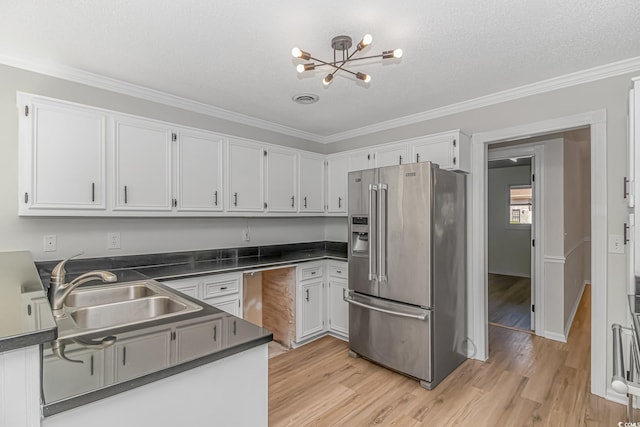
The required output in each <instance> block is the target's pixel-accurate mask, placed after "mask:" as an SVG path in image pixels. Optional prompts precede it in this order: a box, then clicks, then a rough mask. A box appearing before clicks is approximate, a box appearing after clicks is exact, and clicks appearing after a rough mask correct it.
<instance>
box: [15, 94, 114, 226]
mask: <svg viewBox="0 0 640 427" xmlns="http://www.w3.org/2000/svg"><path fill="white" fill-rule="evenodd" d="M18 102H19V106H20V109H21V111H20V190H21V191H20V193H19V206H20V214H23V215H38V214H41V212H40V211H41V210H46V209H49V210H64V209H69V210H98V209H105V207H106V194H105V193H106V191H105V182H106V179H105V169H106V156H105V154H106V149H105V140H106V136H105V126H106V115H105V114H104V113H103V112H101V111H98V110H94V109H90V108H83V107H79V106H75V105H72V104H67V103H64V102H55V101H51V100H47V99H41V98H37V97H29V96H26V95H23V94H20V95H19V100H18Z"/></svg>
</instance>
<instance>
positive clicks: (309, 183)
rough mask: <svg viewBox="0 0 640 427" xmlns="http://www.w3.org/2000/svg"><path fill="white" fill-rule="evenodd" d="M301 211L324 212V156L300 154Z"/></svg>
mask: <svg viewBox="0 0 640 427" xmlns="http://www.w3.org/2000/svg"><path fill="white" fill-rule="evenodd" d="M298 200H299V205H300V212H324V157H319V156H313V155H311V154H307V153H301V154H300V195H299V198H298Z"/></svg>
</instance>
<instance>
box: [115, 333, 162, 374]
mask: <svg viewBox="0 0 640 427" xmlns="http://www.w3.org/2000/svg"><path fill="white" fill-rule="evenodd" d="M170 344H171V331H169V330H166V331H161V332H155V333H151V334H148V335H142V336H137V337H132V338H127V339H123V340H122V341H116V344H115V357H116V360H115V364H114V365H115V379H116V382H120V381H125V380H128V379H131V378H137V377H140V376H142V375H145V374H149V373H151V372H155V371H159V370H161V369H165V368H168V367H169V362H170Z"/></svg>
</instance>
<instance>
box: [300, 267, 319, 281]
mask: <svg viewBox="0 0 640 427" xmlns="http://www.w3.org/2000/svg"><path fill="white" fill-rule="evenodd" d="M299 268H300V280H308V279H316V278H318V277H322V274H323V271H322V265H318V264H315V265H310V266H307V267H299Z"/></svg>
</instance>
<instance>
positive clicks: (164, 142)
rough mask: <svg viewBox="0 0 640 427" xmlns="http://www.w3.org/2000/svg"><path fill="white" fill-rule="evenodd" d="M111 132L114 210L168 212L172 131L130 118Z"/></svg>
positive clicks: (169, 203)
mask: <svg viewBox="0 0 640 427" xmlns="http://www.w3.org/2000/svg"><path fill="white" fill-rule="evenodd" d="M114 128H115V168H116V174H115V185H114V187H115V188H114V191H115V197H114V200H115V203H114V205H115V207H114V209H118V210H155V211H169V210H171V209H172V197H171V139H172V133H171V129H169V128H167V127H166V126H164V125H162V124H157V123H155V122H151V121H145V120H137V119H129V118H117V119H116V120H115V126H114Z"/></svg>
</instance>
